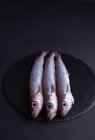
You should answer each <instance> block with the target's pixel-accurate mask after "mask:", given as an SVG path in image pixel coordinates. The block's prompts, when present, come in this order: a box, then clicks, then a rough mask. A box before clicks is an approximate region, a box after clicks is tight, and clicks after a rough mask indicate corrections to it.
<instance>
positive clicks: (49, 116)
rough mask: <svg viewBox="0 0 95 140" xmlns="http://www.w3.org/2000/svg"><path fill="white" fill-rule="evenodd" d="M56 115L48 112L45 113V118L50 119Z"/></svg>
mask: <svg viewBox="0 0 95 140" xmlns="http://www.w3.org/2000/svg"><path fill="white" fill-rule="evenodd" d="M55 116H56V113H49V114H47V119H48V120H49V121H50V120H52V119H53V118H54V117H55Z"/></svg>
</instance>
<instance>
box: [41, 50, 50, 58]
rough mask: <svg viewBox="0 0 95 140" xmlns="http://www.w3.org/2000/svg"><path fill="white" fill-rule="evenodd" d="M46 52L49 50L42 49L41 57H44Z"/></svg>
mask: <svg viewBox="0 0 95 140" xmlns="http://www.w3.org/2000/svg"><path fill="white" fill-rule="evenodd" d="M48 53H49V50H43V51H42V52H41V55H42V56H43V57H45V56H46V55H47V54H48Z"/></svg>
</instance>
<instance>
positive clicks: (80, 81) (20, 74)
mask: <svg viewBox="0 0 95 140" xmlns="http://www.w3.org/2000/svg"><path fill="white" fill-rule="evenodd" d="M38 55H39V54H37V53H35V54H31V55H30V56H27V57H25V58H24V59H22V60H20V61H18V62H16V63H15V64H13V65H12V66H11V67H10V68H9V69H8V71H7V73H6V75H5V78H4V82H3V89H4V92H5V97H6V99H7V100H8V101H9V103H10V104H11V105H12V106H13V107H14V109H16V110H18V111H19V112H21V113H23V115H25V116H26V117H27V119H32V118H31V117H30V102H29V101H30V99H29V75H30V72H31V68H32V66H33V63H34V61H35V58H36V57H37V56H38ZM61 56H62V59H63V61H64V63H65V65H66V67H67V69H68V72H69V73H70V76H69V77H70V85H71V91H72V94H73V96H74V100H75V103H74V105H73V107H72V109H71V110H70V112H69V113H68V114H67V115H66V116H65V117H64V118H63V119H62V118H60V117H59V115H57V116H56V117H55V118H54V119H53V120H52V121H67V120H71V119H74V118H76V117H78V116H80V115H82V114H84V113H85V112H87V111H88V110H89V109H90V108H91V107H92V105H93V104H94V103H95V76H94V75H93V72H92V70H91V69H90V68H89V67H88V66H87V65H86V64H84V63H83V62H82V61H81V60H79V59H76V58H74V57H73V56H70V55H67V54H64V53H62V54H61ZM36 120H40V121H41V120H42V121H46V118H45V111H44V109H43V110H42V111H41V113H40V115H39V117H38V118H36Z"/></svg>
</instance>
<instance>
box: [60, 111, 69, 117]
mask: <svg viewBox="0 0 95 140" xmlns="http://www.w3.org/2000/svg"><path fill="white" fill-rule="evenodd" d="M68 112H69V110H67V111H64V110H61V111H60V112H59V113H60V116H61V117H64V116H66V115H67V113H68Z"/></svg>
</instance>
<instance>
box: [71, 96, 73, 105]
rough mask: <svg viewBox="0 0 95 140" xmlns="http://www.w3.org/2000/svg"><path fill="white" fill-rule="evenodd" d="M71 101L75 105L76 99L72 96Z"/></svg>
mask: <svg viewBox="0 0 95 140" xmlns="http://www.w3.org/2000/svg"><path fill="white" fill-rule="evenodd" d="M71 100H72V103H73V104H74V98H73V96H71Z"/></svg>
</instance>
